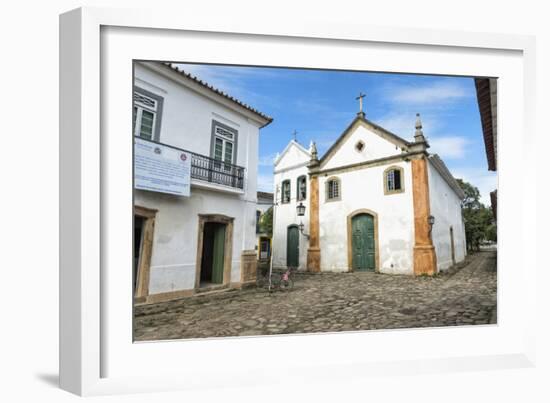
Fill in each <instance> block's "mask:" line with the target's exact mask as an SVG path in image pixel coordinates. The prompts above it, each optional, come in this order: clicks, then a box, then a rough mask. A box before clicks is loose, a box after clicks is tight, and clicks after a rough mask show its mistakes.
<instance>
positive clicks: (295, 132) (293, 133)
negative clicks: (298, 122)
mask: <svg viewBox="0 0 550 403" xmlns="http://www.w3.org/2000/svg"><path fill="white" fill-rule="evenodd" d="M297 134H298V132H297V131H296V129H294V132H292V136H294V141H296V135H297ZM296 142H297V141H296Z"/></svg>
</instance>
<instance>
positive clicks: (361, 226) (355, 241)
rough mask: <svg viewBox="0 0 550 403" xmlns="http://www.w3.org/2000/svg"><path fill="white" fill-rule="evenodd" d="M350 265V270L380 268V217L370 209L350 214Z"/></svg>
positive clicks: (375, 269)
mask: <svg viewBox="0 0 550 403" xmlns="http://www.w3.org/2000/svg"><path fill="white" fill-rule="evenodd" d="M348 265H349V269H350V271H377V270H378V217H377V215H376V213H374V212H372V211H370V210H366V209H361V210H357V211H355V212H353V213H352V214H350V215H349V216H348Z"/></svg>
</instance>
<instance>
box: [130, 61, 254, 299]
mask: <svg viewBox="0 0 550 403" xmlns="http://www.w3.org/2000/svg"><path fill="white" fill-rule="evenodd" d="M135 77H136V82H135V83H136V86H137V87H140V88H143V89H145V90H147V91H150V92H152V93H155V94H157V95H159V96H161V97H163V99H164V103H163V113H162V120H161V132H160V139H159V141H160V142H162V143H165V144H168V145H173V146H176V147H180V148H183V149H186V150H189V151H192V152H195V153H199V154H203V155H206V156H210V150H211V132H212V120H217V121H220V122H222V123H224V124H226V125H228V126H231V127H233V128H235V129H236V130H237V131H238V140H237V145H236V149H237V160H236V163H237V165H240V166H243V167H245V168H246V171H245V175H246V176H245V189H244V192H243V193H242V194H235V193H227V192H223V191H221V190H219V186H218V185H212V184H207V186H211V187H212V188H213V190H207V189H203V188H199V187H198V186H204V185H205V182H203V183H200V182H197V181H196V180H193V182H192V186H191V196H190V197H189V198H186V197H175V196H171V195H165V194H161V193H154V192H147V191H141V190H136V191H135V194H134V203H135V205H139V206H143V207H148V208H152V209H157V210H158V213H157V216H156V222H155V233H154V240H153V252H152V258H151V268H150V284H149V293H150V294H155V293H161V292H169V291H177V290H185V289H192V288H194V284H195V269H196V264H197V262H196V259H197V256H196V255H197V241H198V239H197V237H198V233H197V231H198V215H199V214H223V215H226V216H229V217H234V232H233V251H232V264H231V279H230V282H239V281H240V278H241V269H240V267H241V265H240V259H241V252H242V251H243V250H254V247H255V245H256V184H257V164H258V133H259V124H257V123H256V122H253V121H251V120H249V119H247V118H246V117H245V116H242V115H240V114H239V113H237V112H236V111H233V110H231V109H229V108H227V107H225V106H223V105H220V104H218V103H216V102H214V101H213V100H211V99H209V98H207V97H205V96H203V95H201V94H199V93H197V92H194V91H192V90H189V89H187V88H185V87H183V86H182V85H180V84H178V83H176V82H175V81H173V80H170V79H168V78H166V77H163V76H161V75H159V74H158V73H155V72H152V71H151V70H149V69H148V68H145V67H143V66H141V65H136V68H135ZM216 187H218V190H216V189H215V188H216Z"/></svg>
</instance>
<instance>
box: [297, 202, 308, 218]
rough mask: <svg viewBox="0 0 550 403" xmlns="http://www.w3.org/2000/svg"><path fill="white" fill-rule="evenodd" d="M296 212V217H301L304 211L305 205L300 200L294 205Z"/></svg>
mask: <svg viewBox="0 0 550 403" xmlns="http://www.w3.org/2000/svg"><path fill="white" fill-rule="evenodd" d="M296 213H297V214H298V217H303V216H304V214H305V213H306V206H304V205H303V203H302V202H300V204H298V205H297V206H296Z"/></svg>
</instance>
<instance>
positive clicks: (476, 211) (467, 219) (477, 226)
mask: <svg viewBox="0 0 550 403" xmlns="http://www.w3.org/2000/svg"><path fill="white" fill-rule="evenodd" d="M457 182H458V183H459V185H460V187H461V188H462V190H463V191H464V193H465V195H466V196H465V198H464V200H463V201H462V215H463V217H464V231H465V232H466V245H467V248H468V250H470V251H472V250H479V246H480V245H481V242H482V241H484V240H488V241H496V225H495V223H494V221H493V212H492V210H491V208H489V207H486V206H485V205H484V204H483V203H481V201H480V198H481V195H480V193H479V189H478V188H476V187H475V186H473V185H472V184H470V183H468V182H465V181H463V180H462V179H457Z"/></svg>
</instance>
